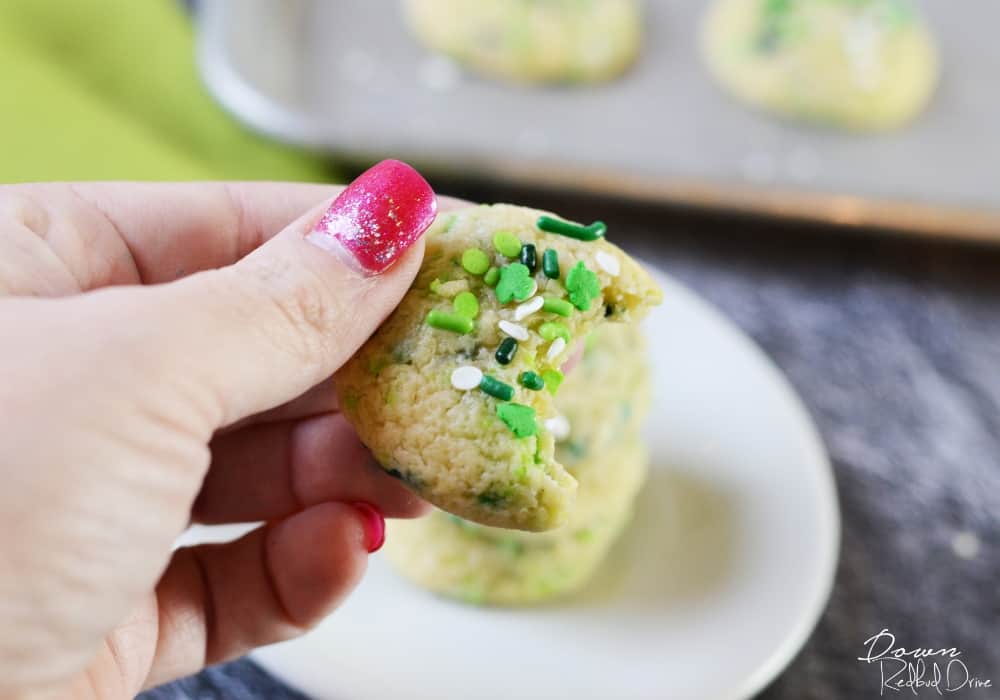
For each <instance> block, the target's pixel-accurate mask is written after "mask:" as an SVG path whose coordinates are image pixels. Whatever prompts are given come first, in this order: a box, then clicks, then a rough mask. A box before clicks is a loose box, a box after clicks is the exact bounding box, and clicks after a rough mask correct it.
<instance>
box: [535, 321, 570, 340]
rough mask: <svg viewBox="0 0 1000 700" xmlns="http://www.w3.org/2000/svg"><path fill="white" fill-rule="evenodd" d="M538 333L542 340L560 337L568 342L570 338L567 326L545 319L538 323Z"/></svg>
mask: <svg viewBox="0 0 1000 700" xmlns="http://www.w3.org/2000/svg"><path fill="white" fill-rule="evenodd" d="M538 335H540V336H542V339H543V340H549V341H552V340H555V339H556V338H562V339H563V340H565V341H566V342H567V343H568V342H569V339H570V335H569V328H567V327H566V326H564V325H563V324H561V323H556V322H555V321H546V322H545V323H543V324H542V325H540V326H539V327H538Z"/></svg>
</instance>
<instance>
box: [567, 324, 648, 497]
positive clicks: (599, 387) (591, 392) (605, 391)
mask: <svg viewBox="0 0 1000 700" xmlns="http://www.w3.org/2000/svg"><path fill="white" fill-rule="evenodd" d="M650 398H651V397H650V378H649V365H648V363H647V362H646V340H645V338H644V337H643V334H642V330H641V329H640V328H639V324H608V325H605V326H602V327H601V328H599V329H597V330H596V331H594V333H593V334H591V336H590V337H588V338H587V339H586V342H585V350H584V353H583V357H582V358H581V359H580V362H579V364H578V365H577V366H576V367H575V368H574V369H573V372H572V373H571V374H569V375H568V376H567V377H566V381H565V382H563V385H562V387H561V388H560V389H559V394H558V395H557V396H556V399H555V404H556V408H557V410H558V411H559V413H560V414H561V415H562V416H563V417H564V418H565V428H564V430H565V433H564V435H558V436H557V438H562V439H557V441H556V459H557V460H558V461H559V462H560V463H561V464H563V465H564V466H565V467H567V468H568V469H569V470H570V473H572V474H573V475H574V476H577V477H578V476H579V475H578V474H577V471H576V470H577V468H578V465H582V464H584V463H586V460H587V458H588V457H590V456H592V455H595V454H600V453H601V452H603V451H604V450H605V449H607V447H608V446H609V445H612V444H613V443H615V442H617V441H620V440H622V439H626V440H627V439H631V438H634V436H636V435H637V434H638V432H639V429H640V427H641V425H642V422H643V420H644V419H645V417H646V412H647V410H648V408H649V402H650Z"/></svg>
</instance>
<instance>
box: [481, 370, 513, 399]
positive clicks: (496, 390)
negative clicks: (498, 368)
mask: <svg viewBox="0 0 1000 700" xmlns="http://www.w3.org/2000/svg"><path fill="white" fill-rule="evenodd" d="M479 388H480V389H481V390H482V391H483V392H484V393H487V394H489V395H490V396H492V397H494V398H497V399H500V400H501V401H510V400H511V399H512V398H514V387H512V386H511V385H510V384H505V383H504V382H501V381H500V380H499V379H495V378H493V377H491V376H490V375H488V374H484V375H483V378H482V380H481V381H480V382H479Z"/></svg>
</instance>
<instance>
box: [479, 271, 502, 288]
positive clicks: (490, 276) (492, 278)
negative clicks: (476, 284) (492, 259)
mask: <svg viewBox="0 0 1000 700" xmlns="http://www.w3.org/2000/svg"><path fill="white" fill-rule="evenodd" d="M499 281H500V268H499V267H491V268H490V269H489V270H487V271H486V274H485V275H483V282H485V283H486V286H487V287H495V286H497V282H499Z"/></svg>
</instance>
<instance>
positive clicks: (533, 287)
mask: <svg viewBox="0 0 1000 700" xmlns="http://www.w3.org/2000/svg"><path fill="white" fill-rule="evenodd" d="M537 291H538V282H537V281H535V280H531V294H529V295H528V296H529V297H533V296H535V292H537Z"/></svg>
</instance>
